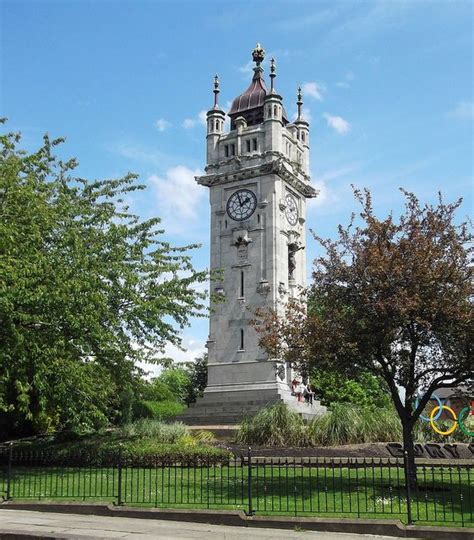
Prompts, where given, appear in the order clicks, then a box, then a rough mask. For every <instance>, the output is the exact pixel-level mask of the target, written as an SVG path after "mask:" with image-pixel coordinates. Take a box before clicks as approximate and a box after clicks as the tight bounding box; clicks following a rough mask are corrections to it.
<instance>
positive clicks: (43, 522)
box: [0, 508, 393, 540]
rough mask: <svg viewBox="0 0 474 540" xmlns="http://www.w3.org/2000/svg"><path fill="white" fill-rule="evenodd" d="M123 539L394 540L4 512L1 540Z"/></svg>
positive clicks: (0, 512)
mask: <svg viewBox="0 0 474 540" xmlns="http://www.w3.org/2000/svg"><path fill="white" fill-rule="evenodd" d="M22 535H25V536H23V537H28V536H29V537H30V538H48V539H49V538H64V539H85V538H88V539H98V538H106V539H109V538H123V539H127V540H128V539H133V540H149V539H150V540H151V539H154V540H156V539H159V540H193V539H206V540H241V539H243V538H245V539H247V538H248V539H251V540H254V539H255V540H279V539H281V540H292V539H298V540H316V539H317V540H356V539H363V538H371V539H372V540H378V539H380V540H382V539H389V538H391V539H392V540H393V537H388V536H376V535H369V534H366V535H360V534H350V533H349V534H347V533H326V532H314V531H304V530H294V531H291V530H281V529H265V528H252V527H236V526H227V525H207V524H202V523H189V522H179V521H162V520H155V519H136V518H126V517H106V516H91V515H87V516H85V515H79V514H63V513H61V514H60V513H53V512H36V511H31V510H8V509H3V508H2V509H0V539H2V540H3V539H4V538H7V539H8V538H22Z"/></svg>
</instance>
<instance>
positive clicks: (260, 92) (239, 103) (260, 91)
mask: <svg viewBox="0 0 474 540" xmlns="http://www.w3.org/2000/svg"><path fill="white" fill-rule="evenodd" d="M262 71H263V70H262V68H260V67H259V68H255V74H254V76H253V79H252V82H251V83H250V86H249V87H248V88H247V90H245V92H244V93H243V94H240V96H237V97H236V98H235V99H234V101H233V102H232V107H231V108H230V111H229V113H228V114H229V116H230V117H232V116H236V115H237V114H238V113H241V112H244V111H248V110H249V109H255V108H256V107H263V103H264V101H265V96H266V95H267V87H266V86H265V81H264V80H263V78H262V76H261V73H262Z"/></svg>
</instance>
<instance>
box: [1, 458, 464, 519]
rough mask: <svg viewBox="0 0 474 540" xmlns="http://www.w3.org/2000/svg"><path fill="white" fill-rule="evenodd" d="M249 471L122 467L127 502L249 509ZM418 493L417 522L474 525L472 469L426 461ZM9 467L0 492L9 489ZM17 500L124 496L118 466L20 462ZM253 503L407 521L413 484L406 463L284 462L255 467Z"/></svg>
mask: <svg viewBox="0 0 474 540" xmlns="http://www.w3.org/2000/svg"><path fill="white" fill-rule="evenodd" d="M248 478H249V470H248V467H247V466H246V465H242V464H241V463H239V462H235V463H231V464H229V465H211V466H208V467H206V466H198V467H182V466H172V467H149V468H144V467H127V468H123V469H122V471H121V478H120V485H121V494H120V495H121V501H122V503H124V504H127V505H146V506H156V507H169V508H172V507H181V508H182V507H185V508H214V509H241V510H246V511H247V510H248V509H249V493H248V485H249V484H248ZM418 479H419V489H418V491H417V492H416V493H413V494H412V514H413V519H414V521H415V522H417V523H431V524H432V523H438V524H443V525H464V526H467V527H473V526H474V520H473V512H474V489H473V486H472V471H471V470H470V469H469V468H458V467H443V468H438V467H420V468H419V469H418ZM6 490H7V486H6V471H5V470H4V471H3V473H2V472H0V495H2V494H3V495H4V496H5V495H6ZM10 496H11V497H12V498H13V499H15V500H20V499H41V500H58V499H66V500H81V501H83V500H88V501H97V502H107V503H111V502H118V496H119V472H118V470H117V468H103V467H102V468H94V467H89V468H85V467H81V468H78V467H77V468H75V467H44V466H41V467H31V466H29V467H19V466H15V467H14V468H13V474H12V480H11V484H10ZM252 508H253V510H254V511H256V512H257V513H258V514H289V515H308V516H330V517H331V516H332V517H335V516H340V517H364V518H367V517H374V518H383V517H385V518H392V519H394V518H395V519H396V518H398V519H401V520H402V521H403V522H406V521H407V503H406V489H405V487H404V476H403V469H402V467H401V466H399V465H394V466H391V467H381V466H379V465H375V466H366V467H357V468H354V467H351V468H349V467H347V466H346V465H343V464H340V465H336V466H334V467H331V466H325V467H322V466H319V467H316V466H312V467H307V466H305V467H301V466H298V465H293V464H289V465H286V464H285V463H283V462H281V463H280V464H274V465H271V464H267V465H262V464H258V466H254V467H253V468H252Z"/></svg>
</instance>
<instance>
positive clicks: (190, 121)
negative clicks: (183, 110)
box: [182, 111, 207, 129]
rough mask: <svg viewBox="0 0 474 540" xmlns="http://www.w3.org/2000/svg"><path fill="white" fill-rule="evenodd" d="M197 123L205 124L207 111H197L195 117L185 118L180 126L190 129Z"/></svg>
mask: <svg viewBox="0 0 474 540" xmlns="http://www.w3.org/2000/svg"><path fill="white" fill-rule="evenodd" d="M197 124H201V125H203V126H204V127H205V126H207V111H199V112H198V113H197V115H196V117H195V118H185V119H184V121H183V124H182V126H183V128H184V129H192V128H194V127H196V125H197Z"/></svg>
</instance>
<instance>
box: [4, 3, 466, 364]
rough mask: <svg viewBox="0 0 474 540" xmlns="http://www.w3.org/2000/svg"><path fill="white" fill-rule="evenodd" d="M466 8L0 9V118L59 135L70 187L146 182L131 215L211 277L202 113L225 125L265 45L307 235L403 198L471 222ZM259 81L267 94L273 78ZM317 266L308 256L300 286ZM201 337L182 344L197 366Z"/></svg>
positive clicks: (188, 332)
mask: <svg viewBox="0 0 474 540" xmlns="http://www.w3.org/2000/svg"><path fill="white" fill-rule="evenodd" d="M473 6H474V4H473V2H471V1H449V0H444V1H415V0H412V1H401V0H400V1H397V0H392V1H358V2H356V1H352V2H351V1H337V0H331V1H329V2H325V1H316V0H313V1H298V0H291V1H275V0H273V1H272V2H268V1H256V0H253V1H250V0H248V1H236V0H234V1H226V0H215V1H198V0H195V1H191V0H189V1H179V0H174V1H151V0H148V1H145V0H133V1H125V0H123V1H120V0H102V1H101V0H94V1H93V2H89V1H85V0H62V1H60V0H57V1H53V2H48V1H41V0H36V1H32V0H30V1H22V0H15V1H9V0H0V24H1V26H0V31H1V35H0V40H1V41H0V43H1V54H0V61H1V63H0V70H1V71H0V80H1V84H0V116H4V117H7V118H8V119H9V121H8V125H7V127H8V129H9V130H15V131H21V132H22V134H23V141H22V144H23V147H24V148H25V149H27V150H34V149H35V148H37V147H38V146H39V145H40V144H41V137H42V135H43V134H44V133H46V132H47V133H49V134H50V136H53V137H58V136H64V137H65V138H66V143H65V144H64V145H63V146H62V147H61V148H60V150H59V153H60V154H61V155H62V156H64V157H72V156H75V157H76V158H77V159H78V160H79V163H80V166H79V168H78V169H77V174H78V176H82V177H85V178H90V179H98V178H111V177H119V176H123V175H124V174H126V173H127V172H128V171H133V172H136V173H138V174H139V175H140V180H141V182H142V183H144V184H146V185H147V191H146V192H144V193H141V194H139V195H138V194H137V195H134V196H133V197H131V198H130V199H129V200H128V203H129V204H130V206H131V209H132V210H133V211H134V212H135V213H137V214H138V215H140V216H141V217H143V218H149V217H152V216H159V217H160V218H161V219H162V224H163V227H164V229H165V231H166V238H167V239H168V240H169V241H170V242H171V243H173V244H175V245H188V244H195V243H197V244H201V247H200V248H199V249H196V250H194V252H193V261H194V265H195V266H196V267H197V268H199V269H201V268H206V267H207V266H208V265H209V203H208V194H207V188H205V187H202V186H198V185H197V184H196V183H195V181H194V176H195V175H198V174H201V173H202V172H203V169H204V166H205V126H204V123H203V119H204V118H205V112H206V111H207V110H208V109H210V108H211V106H212V103H213V95H212V82H213V77H214V75H215V74H216V73H217V74H219V78H220V81H221V94H220V101H221V104H222V106H223V108H224V109H228V107H229V105H230V102H231V101H232V99H233V98H234V97H236V96H237V95H239V94H240V93H242V92H243V91H244V90H245V89H246V88H247V86H248V84H249V82H250V79H251V74H252V72H251V62H250V60H251V51H252V49H253V48H254V46H255V44H256V43H257V42H260V43H261V44H262V46H263V47H264V49H265V50H266V51H267V60H268V59H269V58H270V57H271V56H274V57H275V60H276V63H277V78H276V88H277V90H278V92H279V93H280V94H282V95H283V97H284V104H285V107H286V109H287V111H288V114H289V115H290V116H292V115H293V114H294V112H295V110H296V90H297V87H298V86H299V85H301V86H302V88H303V95H304V111H305V115H306V118H307V119H308V120H309V121H310V124H311V127H310V129H311V157H310V159H311V175H312V182H313V185H314V186H315V187H317V188H318V189H319V190H320V194H319V196H318V198H316V199H315V200H312V201H311V202H310V204H309V207H308V216H307V224H308V228H309V229H311V230H314V231H315V232H316V233H317V234H318V235H320V236H323V237H329V238H331V237H332V238H334V237H335V235H336V231H337V226H338V224H340V223H342V224H347V223H348V221H349V218H350V214H351V212H353V211H357V210H358V206H357V203H356V202H355V201H354V198H353V195H352V188H351V185H355V186H356V187H359V188H361V187H367V188H369V189H370V190H371V191H372V195H373V199H374V208H375V211H376V213H377V214H378V215H380V216H384V215H386V214H388V213H389V212H390V211H393V212H394V214H395V215H397V214H399V213H400V212H401V211H402V210H403V197H402V196H401V194H400V192H399V191H398V188H400V187H403V188H405V189H407V190H409V191H412V192H414V193H415V194H416V195H417V196H418V197H419V198H420V200H421V201H422V202H426V203H432V202H436V200H437V197H438V195H437V194H438V192H439V191H441V192H442V194H443V196H444V197H445V199H446V200H448V201H452V200H455V199H457V198H459V197H463V198H464V203H463V205H462V207H461V211H460V217H462V216H466V215H472V202H473V199H472V185H473V154H472V150H473V120H474V98H473V15H474V7H473ZM263 67H264V69H265V74H266V76H267V81H268V62H264V64H263ZM320 254H321V253H320V252H319V251H318V247H317V245H316V244H315V242H314V241H312V240H311V239H310V238H309V239H308V246H307V259H308V261H307V264H308V274H310V272H311V265H312V261H313V260H314V258H315V257H316V256H317V255H320ZM207 327H208V322H207V320H205V319H194V320H193V321H192V324H191V326H190V327H189V328H186V329H185V331H184V332H183V345H184V347H185V348H186V351H179V350H176V349H173V348H171V347H170V348H169V350H167V351H166V353H167V354H168V355H171V356H173V357H174V358H175V359H176V360H192V359H193V358H195V357H196V356H198V355H199V354H201V353H202V352H204V350H205V348H204V343H205V341H206V339H207V331H208V330H207Z"/></svg>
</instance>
